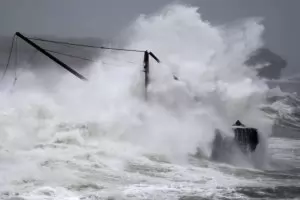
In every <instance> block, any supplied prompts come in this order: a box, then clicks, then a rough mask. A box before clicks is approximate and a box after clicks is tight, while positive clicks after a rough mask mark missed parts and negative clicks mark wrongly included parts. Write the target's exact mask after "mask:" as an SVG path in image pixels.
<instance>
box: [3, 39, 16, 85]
mask: <svg viewBox="0 0 300 200" xmlns="http://www.w3.org/2000/svg"><path fill="white" fill-rule="evenodd" d="M15 38H16V34H14V36H13V37H12V42H11V47H10V51H9V56H8V60H7V63H6V65H5V69H4V72H3V74H2V77H1V79H0V82H2V81H3V79H4V77H5V75H6V72H7V70H8V67H9V64H10V59H11V55H12V51H13V48H14V42H15Z"/></svg>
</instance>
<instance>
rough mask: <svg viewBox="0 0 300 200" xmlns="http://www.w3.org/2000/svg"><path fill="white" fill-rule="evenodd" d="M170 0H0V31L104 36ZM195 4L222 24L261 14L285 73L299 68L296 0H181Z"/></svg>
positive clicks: (299, 16) (299, 3) (299, 15)
mask: <svg viewBox="0 0 300 200" xmlns="http://www.w3.org/2000/svg"><path fill="white" fill-rule="evenodd" d="M171 2H174V0H149V1H146V0H1V1H0V25H1V27H0V30H1V31H0V34H1V35H12V34H13V33H14V32H16V31H20V32H24V33H26V34H28V35H30V34H39V35H43V34H46V35H58V36H65V37H71V36H76V37H101V38H108V37H110V36H113V35H114V34H116V33H118V32H119V31H120V30H122V28H124V27H125V26H126V25H127V24H129V23H130V21H132V20H134V19H135V18H136V17H137V16H138V15H140V14H149V13H152V12H155V11H157V10H158V9H159V8H161V7H162V6H164V5H166V4H168V3H171ZM181 2H187V3H189V4H191V5H196V6H199V7H200V12H201V14H202V15H203V17H204V18H205V19H207V20H209V21H211V22H212V23H216V24H222V23H226V22H231V21H234V20H237V19H242V18H245V17H263V18H264V22H263V23H264V25H265V27H266V33H265V41H266V44H267V45H268V46H269V47H270V48H271V49H272V50H273V51H274V52H276V53H278V54H280V55H281V56H283V57H284V58H286V59H287V60H288V62H289V68H288V70H286V74H287V75H290V74H293V73H295V72H299V73H300V70H299V67H300V66H299V63H300V62H299V59H298V57H299V56H300V53H299V50H298V47H299V46H300V42H299V41H300V39H299V38H298V37H299V36H300V22H299V19H300V12H299V11H298V9H299V8H300V0H251V1H250V0H181Z"/></svg>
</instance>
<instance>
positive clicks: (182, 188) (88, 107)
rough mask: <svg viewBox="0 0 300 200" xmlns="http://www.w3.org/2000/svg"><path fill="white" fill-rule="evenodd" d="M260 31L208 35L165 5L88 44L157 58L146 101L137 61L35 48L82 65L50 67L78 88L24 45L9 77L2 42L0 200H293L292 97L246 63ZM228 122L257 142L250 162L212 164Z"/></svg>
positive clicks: (246, 158) (233, 28)
mask: <svg viewBox="0 0 300 200" xmlns="http://www.w3.org/2000/svg"><path fill="white" fill-rule="evenodd" d="M264 31H265V27H264V25H263V23H261V21H260V19H257V18H249V19H244V20H241V21H238V22H233V23H230V24H222V25H213V24H211V23H210V22H209V21H206V20H204V19H203V18H202V17H201V13H198V10H197V8H196V7H190V6H185V5H170V6H167V7H165V8H163V9H161V10H159V11H157V12H156V13H153V14H151V15H141V16H140V17H138V18H137V19H136V20H135V21H134V22H132V24H130V25H129V26H128V28H127V29H126V30H123V31H122V32H121V33H120V34H119V37H117V38H116V39H115V40H113V41H109V42H107V41H93V40H92V39H87V40H86V43H88V42H89V43H90V44H93V45H96V44H99V45H100V44H101V45H105V46H108V47H117V48H122V49H137V50H142V51H145V50H149V51H151V52H153V54H155V55H156V56H157V57H158V58H159V60H160V61H161V62H160V63H157V62H156V61H155V60H154V59H153V58H152V57H151V58H150V72H149V85H148V87H147V90H145V86H144V81H145V80H144V79H145V78H144V76H145V72H144V71H143V56H144V54H143V52H133V51H126V52H124V51H114V50H108V49H102V50H95V49H92V50H91V49H85V48H76V47H71V46H68V45H64V46H60V47H58V44H46V43H45V42H43V41H36V43H37V44H39V45H41V46H43V47H44V48H47V49H48V50H52V51H53V52H52V53H53V55H56V54H58V53H57V52H59V51H60V52H64V53H65V54H67V53H68V54H72V55H75V54H76V53H77V54H76V55H77V57H80V56H81V57H85V58H87V57H88V56H90V57H89V60H87V59H86V60H80V59H77V60H76V58H74V57H73V58H66V57H64V55H62V54H60V55H57V56H58V57H59V58H61V59H62V60H64V59H65V60H64V62H66V63H68V64H69V65H70V66H71V67H74V69H76V70H77V71H78V72H79V73H81V74H83V75H84V76H85V77H87V79H88V81H82V80H80V79H77V77H75V76H73V75H72V74H70V73H68V72H67V71H66V70H65V69H62V68H61V67H59V66H58V65H56V64H55V63H53V62H52V61H51V60H49V59H48V58H47V57H45V56H44V55H42V54H40V53H39V52H36V51H35V50H34V49H33V48H32V47H31V46H29V45H28V44H26V43H25V42H24V41H22V40H21V39H20V38H19V39H17V45H16V46H15V48H14V50H13V51H12V54H11V63H10V65H9V67H8V68H7V70H5V66H6V65H5V64H6V61H7V57H8V53H9V45H10V41H11V38H7V39H5V40H4V42H2V43H1V45H2V46H1V63H0V64H1V69H2V71H1V72H2V73H1V74H2V75H1V77H0V78H1V79H0V80H1V84H0V88H1V93H0V141H1V143H0V198H1V199H8V200H43V199H45V200H100V199H101V200H102V199H103V200H104V199H106V200H108V199H111V200H113V199H114V200H121V199H149V200H150V199H157V200H160V199H166V200H167V199H172V200H176V199H178V200H198V199H199V200H204V199H205V200H206V199H223V200H225V199H226V200H227V199H228V200H229V199H300V184H299V183H300V134H299V130H300V115H299V111H300V97H299V96H298V95H297V93H293V92H288V91H289V90H285V89H283V87H282V84H281V83H280V82H283V81H282V79H281V78H280V77H279V78H277V79H276V80H278V81H276V80H271V79H270V78H266V77H264V76H262V75H261V74H260V73H261V70H262V69H263V68H264V67H265V65H266V63H259V64H253V62H248V61H249V58H250V57H251V56H252V55H253V52H257V51H258V50H259V49H263V48H264V47H265V44H264V40H263V34H264ZM24 34H26V33H24ZM56 39H57V40H58V39H59V38H56ZM77 42H78V41H77ZM79 42H80V41H79ZM82 42H84V41H81V43H82ZM6 44H8V45H6ZM4 46H5V48H4ZM55 48H56V49H55ZM78 49H79V50H78ZM54 51H57V52H56V54H55V53H54ZM87 61H91V62H87ZM249 63H250V64H249ZM264 73H266V72H264ZM174 76H175V77H177V78H176V79H174ZM289 80H290V79H289ZM294 81H296V80H294ZM293 86H294V87H295V83H293ZM284 87H285V88H289V84H288V81H287V80H285V84H284ZM291 87H292V86H291ZM145 94H147V98H145ZM236 120H240V121H241V122H242V123H243V124H245V125H247V126H249V127H254V128H257V129H258V130H259V138H260V143H259V144H258V146H257V148H256V150H255V151H254V152H253V153H252V154H247V155H246V154H243V153H242V152H241V151H239V149H238V148H231V147H232V146H229V147H228V148H227V149H226V148H225V149H222V151H221V152H220V153H221V157H220V158H221V159H213V158H212V156H211V155H212V151H213V149H218V148H219V147H218V146H214V145H213V144H214V143H213V141H214V138H215V131H216V129H218V130H221V131H222V134H223V135H224V136H226V137H229V138H230V137H233V134H234V133H233V131H232V128H231V126H232V124H233V123H234V122H235V121H236Z"/></svg>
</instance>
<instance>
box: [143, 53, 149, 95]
mask: <svg viewBox="0 0 300 200" xmlns="http://www.w3.org/2000/svg"><path fill="white" fill-rule="evenodd" d="M144 72H145V98H146V100H147V99H148V96H147V87H148V84H149V53H148V51H145V53H144Z"/></svg>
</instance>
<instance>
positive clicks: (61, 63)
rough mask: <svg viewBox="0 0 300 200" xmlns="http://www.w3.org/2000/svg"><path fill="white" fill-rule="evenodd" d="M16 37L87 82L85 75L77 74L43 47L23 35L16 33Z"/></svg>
mask: <svg viewBox="0 0 300 200" xmlns="http://www.w3.org/2000/svg"><path fill="white" fill-rule="evenodd" d="M16 35H17V36H18V37H20V38H21V39H23V40H24V41H25V42H27V43H28V44H29V45H31V46H33V47H34V48H35V49H37V50H38V51H39V52H41V53H42V54H44V55H45V56H47V57H48V58H50V59H51V60H53V61H54V62H56V63H57V64H58V65H60V66H61V67H63V68H65V69H66V70H68V71H69V72H70V73H72V74H73V75H75V76H76V77H77V78H80V79H81V80H85V81H86V80H87V79H86V78H85V77H84V76H83V75H81V74H79V73H78V72H76V71H75V70H74V69H72V68H71V67H69V66H68V65H66V64H65V63H63V62H62V61H60V60H59V59H57V58H56V57H54V56H53V55H52V54H50V53H48V52H47V51H46V50H44V49H43V48H42V47H40V46H38V45H37V44H35V43H34V42H32V41H31V40H29V39H28V38H27V37H25V36H24V35H22V34H21V33H19V32H16Z"/></svg>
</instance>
